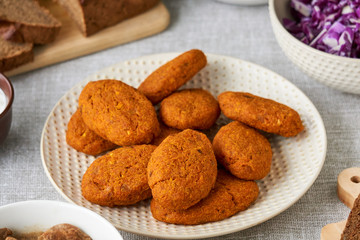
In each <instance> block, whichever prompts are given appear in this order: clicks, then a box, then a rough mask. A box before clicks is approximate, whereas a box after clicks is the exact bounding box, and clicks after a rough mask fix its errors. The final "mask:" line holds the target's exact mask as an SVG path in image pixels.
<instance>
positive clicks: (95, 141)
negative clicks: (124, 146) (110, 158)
mask: <svg viewBox="0 0 360 240" xmlns="http://www.w3.org/2000/svg"><path fill="white" fill-rule="evenodd" d="M66 142H67V144H69V145H70V146H71V147H73V148H75V149H76V150H77V151H79V152H83V153H86V154H90V155H97V154H100V153H102V152H105V151H107V150H111V149H114V148H115V147H116V144H114V143H112V142H109V141H107V140H105V139H103V138H102V137H100V136H99V135H97V134H96V133H95V132H94V131H92V130H90V129H89V128H88V126H86V124H85V123H84V121H83V119H82V117H81V112H80V110H79V109H78V110H76V112H75V113H74V114H73V115H72V116H71V118H70V121H69V123H68V128H67V131H66Z"/></svg>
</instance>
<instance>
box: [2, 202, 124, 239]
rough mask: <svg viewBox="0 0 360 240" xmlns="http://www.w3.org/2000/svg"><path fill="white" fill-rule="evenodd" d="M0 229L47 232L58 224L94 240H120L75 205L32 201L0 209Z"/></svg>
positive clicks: (97, 217) (104, 222) (111, 228)
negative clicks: (68, 226)
mask: <svg viewBox="0 0 360 240" xmlns="http://www.w3.org/2000/svg"><path fill="white" fill-rule="evenodd" d="M0 216H1V217H0V228H5V227H6V228H9V229H11V230H12V231H15V232H19V233H29V232H39V231H46V230H47V229H49V228H51V227H52V226H54V225H57V224H61V223H68V224H72V225H74V226H76V227H78V228H80V229H81V230H82V231H83V232H85V233H86V234H87V235H89V236H90V237H91V238H92V239H93V240H123V238H122V237H121V235H120V233H119V231H118V230H116V228H115V227H114V226H113V225H111V223H109V222H108V221H107V220H105V218H103V217H101V216H100V215H98V214H96V213H94V212H93V211H90V210H88V209H86V208H84V207H80V206H77V205H74V204H70V203H65V202H57V201H48V200H33V201H24V202H17V203H12V204H9V205H5V206H1V207H0Z"/></svg>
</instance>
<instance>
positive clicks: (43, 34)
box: [0, 23, 61, 44]
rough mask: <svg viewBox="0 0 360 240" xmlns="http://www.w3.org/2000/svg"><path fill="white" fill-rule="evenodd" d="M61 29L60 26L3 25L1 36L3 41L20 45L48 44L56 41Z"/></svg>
mask: <svg viewBox="0 0 360 240" xmlns="http://www.w3.org/2000/svg"><path fill="white" fill-rule="evenodd" d="M60 29H61V24H60V25H58V26H38V25H25V24H20V23H16V24H14V23H1V25H0V35H1V37H2V38H3V39H5V40H8V41H13V42H19V43H24V42H28V43H35V44H47V43H51V42H53V41H55V39H56V37H57V35H58V34H59V32H60Z"/></svg>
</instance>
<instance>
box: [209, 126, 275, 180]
mask: <svg viewBox="0 0 360 240" xmlns="http://www.w3.org/2000/svg"><path fill="white" fill-rule="evenodd" d="M213 149H214V153H215V156H216V159H217V160H218V162H219V163H220V164H222V165H223V166H224V167H225V168H226V169H228V170H229V171H230V172H231V173H232V174H233V175H235V176H236V177H238V178H241V179H246V180H257V179H261V178H264V177H265V176H266V175H267V174H268V173H269V171H270V167H271V158H272V151H271V146H270V143H269V141H268V140H267V139H266V138H265V137H264V136H263V135H261V134H260V133H259V132H257V131H256V130H255V129H253V128H250V127H248V126H246V125H244V124H242V123H240V122H236V121H234V122H231V123H229V124H227V125H225V126H223V127H222V128H220V130H219V131H218V133H217V134H216V136H215V137H214V140H213Z"/></svg>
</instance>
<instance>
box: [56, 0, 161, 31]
mask: <svg viewBox="0 0 360 240" xmlns="http://www.w3.org/2000/svg"><path fill="white" fill-rule="evenodd" d="M55 1H56V2H58V3H59V4H60V5H61V6H63V7H64V8H65V9H66V11H67V12H68V14H69V15H70V17H71V18H72V19H73V20H74V21H75V23H76V24H77V26H78V27H79V28H80V30H81V32H82V33H83V34H84V35H85V36H90V35H92V34H94V33H96V32H98V31H100V30H102V29H104V28H106V27H109V26H112V25H115V24H116V23H118V22H121V21H123V20H125V19H128V18H131V17H133V16H136V15H138V14H140V13H143V12H145V11H147V10H148V9H150V8H152V7H154V6H155V5H156V4H157V3H158V2H159V0H102V1H98V0H55Z"/></svg>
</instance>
